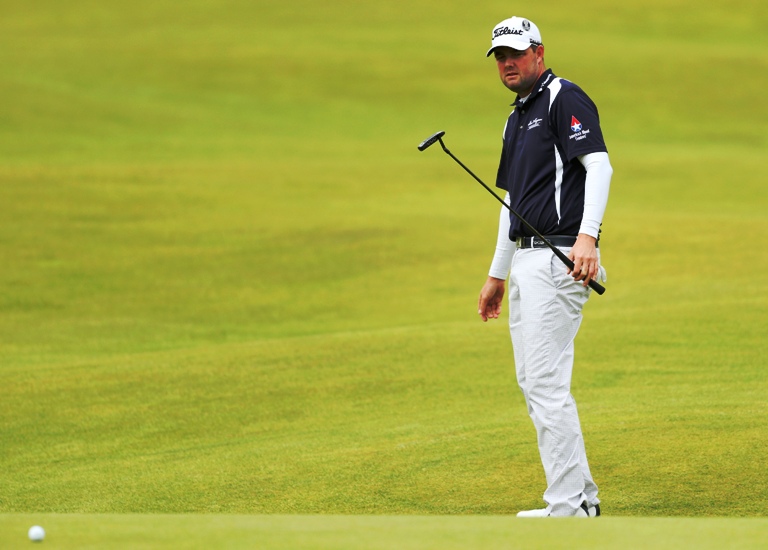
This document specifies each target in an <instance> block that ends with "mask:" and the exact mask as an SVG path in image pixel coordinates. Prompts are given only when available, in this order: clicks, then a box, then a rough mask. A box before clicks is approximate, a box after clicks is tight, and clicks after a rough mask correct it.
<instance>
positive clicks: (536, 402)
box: [509, 248, 600, 516]
mask: <svg viewBox="0 0 768 550" xmlns="http://www.w3.org/2000/svg"><path fill="white" fill-rule="evenodd" d="M562 250H563V252H565V254H566V255H567V254H568V252H569V249H562ZM590 293H591V290H590V289H589V288H585V287H584V286H583V284H582V283H581V282H577V281H574V280H573V278H572V277H571V276H570V275H568V274H567V272H566V267H565V266H564V265H563V263H562V262H561V261H560V260H559V259H558V258H557V256H555V255H554V254H553V253H552V251H551V250H549V249H548V248H527V249H521V250H517V251H516V252H515V255H514V258H513V260H512V270H511V273H510V278H509V330H510V334H511V335H512V346H513V348H514V357H515V369H516V371H517V381H518V384H519V385H520V389H521V390H522V391H523V396H524V397H525V403H526V405H527V407H528V414H529V415H530V417H531V419H532V420H533V425H534V426H535V428H536V434H537V437H538V443H539V454H540V455H541V462H542V464H543V466H544V473H545V475H546V479H547V490H546V491H545V492H544V501H545V502H546V503H547V508H548V509H549V511H550V514H551V515H552V516H570V515H573V514H574V513H575V511H576V510H577V508H578V507H579V506H580V505H581V503H582V502H584V501H587V503H588V504H589V505H590V506H594V505H595V504H598V503H599V502H600V501H599V499H598V498H597V485H595V482H594V480H593V479H592V475H591V474H590V471H589V464H588V463H587V455H586V451H585V450H584V437H583V436H582V433H581V424H580V423H579V413H578V411H577V410H576V401H575V400H574V399H573V396H572V395H571V374H572V372H573V340H574V338H575V337H576V333H577V332H578V330H579V326H580V325H581V319H582V315H581V310H582V308H583V307H584V304H585V303H586V301H587V298H589V295H590Z"/></svg>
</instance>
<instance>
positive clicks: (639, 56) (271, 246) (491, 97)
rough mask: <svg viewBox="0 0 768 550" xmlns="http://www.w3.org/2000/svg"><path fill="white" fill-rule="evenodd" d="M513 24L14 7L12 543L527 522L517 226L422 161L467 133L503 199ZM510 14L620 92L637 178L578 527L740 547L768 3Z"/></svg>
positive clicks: (765, 503)
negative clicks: (483, 292)
mask: <svg viewBox="0 0 768 550" xmlns="http://www.w3.org/2000/svg"><path fill="white" fill-rule="evenodd" d="M261 4H264V3H261ZM509 10H510V7H509V5H508V4H506V3H503V2H491V3H490V4H484V5H483V6H473V7H472V9H468V8H467V6H466V5H464V4H462V3H460V2H433V1H427V2H421V3H417V4H415V5H412V6H409V7H407V8H405V7H404V6H403V5H401V4H396V3H388V2H379V3H377V4H375V5H374V4H366V3H355V2H351V1H344V2H334V3H332V4H330V5H319V4H316V3H311V2H294V3H288V4H284V5H283V4H280V5H278V4H274V5H272V4H269V5H266V4H265V5H260V3H253V2H248V1H245V0H242V1H236V0H228V1H224V2H211V1H210V0H196V1H192V2H186V3H185V4H184V7H183V8H182V7H180V5H179V4H178V3H177V2H176V3H175V2H170V1H166V0H154V1H152V2H146V1H143V0H142V1H137V2H132V3H128V4H125V3H118V2H111V3H110V2H107V3H105V2H95V1H87V0H78V1H77V2H74V3H68V4H67V5H66V6H65V5H63V4H61V3H57V2H53V1H44V0H34V1H30V2H21V1H12V2H6V3H5V4H4V9H3V17H2V18H0V65H1V66H2V67H3V70H2V72H0V98H1V99H2V105H3V107H2V108H0V377H2V387H3V395H2V399H0V425H2V430H0V513H2V514H3V515H2V516H0V525H5V524H6V523H7V524H8V525H11V524H12V525H13V526H14V527H13V528H14V529H16V530H17V531H18V530H19V529H21V531H18V532H20V533H22V535H23V534H24V532H25V530H26V528H27V527H28V525H26V524H27V523H30V522H33V523H34V522H37V520H36V519H35V518H39V517H42V518H44V519H45V521H46V523H48V524H49V525H50V526H51V529H49V531H50V538H49V541H47V543H48V542H50V543H53V542H54V541H55V540H56V537H62V538H61V539H58V540H60V541H62V542H61V544H62V545H66V544H73V545H74V544H76V543H75V542H70V540H69V539H65V538H64V537H85V536H86V535H84V534H83V533H84V532H85V531H88V529H87V527H88V526H89V525H93V524H94V522H99V521H103V522H105V524H107V525H110V526H112V527H113V528H114V530H115V532H117V533H125V537H127V541H128V542H126V544H130V543H131V542H130V541H133V543H136V542H137V539H132V538H131V537H133V536H136V530H137V525H142V526H146V527H145V529H146V536H147V537H148V539H147V540H148V541H154V540H160V541H161V542H162V537H163V536H164V535H163V534H162V533H163V532H166V531H167V532H169V533H171V534H172V535H173V538H174V539H175V538H177V536H178V531H177V528H176V527H170V525H171V524H173V523H176V522H180V523H181V524H184V525H186V527H184V529H185V530H188V531H189V532H190V537H189V540H190V541H192V542H189V544H195V543H194V541H193V535H192V534H191V533H193V529H196V528H197V527H198V526H199V529H200V530H201V534H200V538H199V540H200V541H202V540H205V539H204V537H205V536H211V537H215V538H216V540H220V538H221V531H222V530H226V529H229V528H230V526H231V525H235V526H236V527H234V528H236V529H239V528H240V527H239V526H242V529H243V530H244V531H245V533H246V534H244V535H243V536H244V537H248V536H250V533H251V532H252V530H255V531H256V532H257V533H258V536H259V537H267V538H269V537H272V538H271V539H270V540H276V539H280V537H283V536H287V535H285V533H286V532H289V533H294V534H295V535H296V536H297V537H305V538H307V537H308V538H311V539H312V540H313V541H316V543H317V545H318V546H317V547H324V546H322V545H326V546H334V545H338V546H336V547H346V546H344V545H352V546H354V544H356V543H355V540H356V539H354V537H363V539H357V540H358V543H359V544H358V546H360V545H366V546H368V547H372V544H373V543H371V541H372V540H374V541H377V540H379V539H378V538H377V537H378V535H377V536H376V537H372V538H365V537H369V531H371V530H372V531H373V532H374V533H382V532H385V533H388V534H391V537H392V538H391V539H390V538H387V537H384V536H382V538H381V544H382V545H383V546H386V545H387V544H389V545H390V546H393V545H394V543H391V541H392V540H396V541H398V542H399V544H400V547H405V544H406V543H408V541H409V540H410V538H411V537H412V536H413V537H414V543H413V544H414V545H416V546H418V547H429V546H424V545H425V544H428V542H424V541H423V538H419V537H420V535H414V534H413V533H415V532H419V533H421V532H422V531H424V530H427V532H429V533H436V534H434V540H435V541H441V540H443V539H442V538H441V537H448V538H450V537H452V536H454V535H455V536H456V537H457V539H456V540H457V541H462V540H475V539H473V538H472V537H488V538H487V539H477V540H478V541H479V542H478V545H479V544H480V543H486V542H487V545H494V544H496V545H502V544H504V542H501V543H499V542H495V541H497V540H502V539H496V538H494V537H507V536H508V535H509V529H513V530H515V532H516V530H518V529H526V530H527V529H528V527H519V526H518V524H516V523H514V522H513V523H508V522H507V520H506V519H505V518H503V517H500V516H507V515H509V514H513V513H514V512H516V511H517V510H519V509H521V508H528V507H534V506H538V505H540V503H541V497H540V495H541V493H542V491H543V489H544V486H543V484H544V480H543V474H542V472H541V467H540V465H539V463H538V457H537V449H536V445H535V441H534V437H535V435H534V432H533V428H532V426H531V425H530V420H529V419H528V418H527V416H526V414H525V409H524V406H523V404H522V398H521V396H520V395H519V391H518V389H517V388H516V384H515V381H514V368H513V365H512V354H511V351H510V344H509V341H508V336H507V334H506V329H505V326H504V325H505V323H504V322H503V321H500V322H496V323H489V324H487V325H484V324H482V323H481V322H479V321H478V319H477V317H476V314H475V304H476V299H477V293H478V291H479V289H480V286H481V285H482V282H483V281H484V279H485V274H486V270H487V267H488V264H489V262H490V258H491V255H492V252H493V246H494V242H495V235H496V227H495V225H496V219H497V213H498V209H497V206H496V203H495V202H494V201H493V200H492V199H491V198H490V197H488V196H487V195H486V194H485V192H484V191H483V190H482V189H480V188H479V187H478V186H477V185H476V184H475V183H474V182H473V181H472V180H471V179H470V178H469V177H468V176H467V175H466V174H464V173H463V171H461V169H460V168H459V167H457V166H456V165H455V164H454V163H452V162H451V161H450V159H447V158H446V157H445V155H443V154H442V153H441V152H440V151H434V150H429V151H427V152H425V153H418V152H417V151H416V145H417V144H418V143H419V142H420V141H421V140H422V139H424V138H425V137H426V136H428V135H430V134H431V133H433V132H435V131H437V130H441V129H444V130H446V131H447V134H446V138H445V139H446V143H447V144H448V145H449V147H450V148H451V150H452V151H453V152H454V153H455V154H457V155H458V156H459V157H460V158H462V160H463V161H464V162H466V163H467V164H468V165H470V166H471V167H472V169H473V171H475V172H476V173H477V174H479V175H480V176H481V177H482V178H483V179H484V180H485V181H487V182H492V181H493V177H494V174H495V170H496V163H497V158H498V152H499V137H500V134H501V130H502V128H503V123H504V120H505V117H506V115H507V113H508V110H509V107H508V105H509V103H510V102H511V101H512V99H513V97H512V96H511V94H509V92H508V91H506V90H505V89H504V88H503V87H502V86H501V84H500V83H499V82H498V81H497V76H496V75H495V67H494V66H493V63H492V61H489V60H487V59H485V58H484V57H483V56H484V53H485V49H486V47H487V42H488V35H489V34H490V33H489V30H490V28H491V27H492V25H493V24H495V23H496V22H498V21H499V20H501V19H503V18H505V17H508V16H510V15H512V13H511V12H510V11H509ZM520 14H521V15H524V16H527V17H530V18H531V19H533V20H534V21H536V23H537V24H538V26H539V27H540V28H541V29H542V32H543V35H544V41H545V44H546V47H547V50H546V59H547V62H548V64H549V65H550V66H552V67H553V68H554V70H555V71H556V72H557V73H558V74H559V75H560V76H563V77H566V78H570V79H573V80H574V81H576V82H577V83H578V84H580V85H581V86H582V87H583V88H584V89H585V90H587V92H588V93H589V94H590V95H591V96H592V97H593V98H594V99H595V101H596V103H597V104H598V106H599V108H600V113H601V117H602V121H603V127H604V132H605V135H606V139H607V142H608V146H609V151H610V154H611V160H612V164H613V166H614V179H613V183H612V190H611V198H610V203H609V207H608V212H607V215H606V218H605V223H604V225H603V230H604V232H603V240H602V241H601V246H602V253H603V259H604V262H605V265H606V267H607V269H608V273H609V281H608V285H607V286H608V291H607V292H606V294H605V295H604V296H602V297H598V296H594V297H593V298H592V300H591V301H590V303H589V304H588V306H587V308H586V311H585V313H586V320H585V323H584V325H583V328H582V330H581V333H580V335H579V337H578V342H577V359H576V371H575V377H574V394H575V396H576V399H577V401H578V402H579V408H580V413H581V419H582V423H583V426H584V431H585V435H586V441H587V445H588V452H589V456H590V462H591V465H592V469H593V474H594V475H595V478H596V480H597V482H598V484H599V485H600V487H601V497H602V499H603V502H604V512H605V514H606V518H604V519H611V521H609V522H605V524H604V525H603V524H601V525H603V526H602V527H599V528H592V527H579V529H586V531H588V532H585V534H584V537H585V540H592V538H590V537H593V536H598V535H599V536H603V537H610V536H612V535H610V534H609V533H608V531H611V530H614V529H615V530H616V531H620V530H624V531H626V532H628V533H637V535H636V540H640V539H641V538H643V536H645V537H646V538H647V539H648V540H649V541H651V542H653V541H659V540H662V539H663V538H664V537H665V536H666V537H672V538H670V539H669V540H677V539H675V538H674V536H675V535H674V533H676V532H678V530H679V529H685V530H689V529H693V530H694V531H695V533H696V536H699V535H700V537H701V539H700V540H707V541H708V540H710V538H708V533H710V531H709V530H710V529H712V530H713V531H712V532H715V531H716V532H717V533H722V534H724V536H726V535H727V536H728V537H729V538H728V539H727V540H732V541H736V540H741V539H739V538H738V536H737V535H734V534H733V533H735V532H738V533H741V534H742V535H743V536H744V537H746V538H745V539H744V540H746V541H749V540H750V539H749V537H751V536H753V534H754V533H755V532H760V533H764V530H765V524H764V523H763V520H762V519H754V518H763V517H765V516H766V514H767V513H768V481H766V477H765V475H764V472H765V471H768V459H767V458H766V452H765V450H766V448H768V420H767V419H768V404H767V402H766V400H765V394H766V390H768V379H767V377H766V375H765V357H766V355H768V344H766V339H765V327H766V326H768V325H767V322H768V319H767V314H766V304H768V279H767V278H766V277H765V272H766V271H767V270H768V257H767V256H766V255H765V254H763V253H761V240H760V238H761V236H762V235H764V234H766V233H767V232H768V218H766V215H765V212H766V208H767V207H768V191H766V187H765V185H764V177H763V164H764V159H765V158H766V153H768V137H767V136H768V106H766V103H765V102H764V101H763V98H762V91H763V89H764V88H765V86H766V84H768V78H767V77H766V76H765V75H766V74H768V73H766V69H767V68H768V55H766V53H765V52H766V51H768V50H766V45H768V44H766V37H765V33H764V28H765V27H766V25H767V24H768V18H767V17H766V15H765V10H764V9H763V5H762V3H759V2H757V1H749V0H738V1H736V2H728V3H725V2H708V3H704V4H702V3H697V2H692V1H690V0H678V1H669V0H666V1H664V2H660V1H652V2H650V3H648V2H645V3H643V4H639V3H637V4H635V3H631V4H622V5H617V4H615V3H612V2H611V3H609V2H604V1H600V0H591V1H589V2H587V3H585V4H583V5H579V7H578V9H572V10H571V9H563V7H562V5H560V4H559V3H554V2H544V3H540V4H537V5H535V6H533V5H532V6H530V7H529V8H526V11H525V12H520ZM101 514H106V515H101ZM131 514H139V515H131ZM167 514H184V515H183V516H180V517H181V518H182V519H178V517H177V516H168V515H167ZM235 514H240V515H242V516H239V515H235ZM260 514H263V515H260ZM275 514H283V515H285V516H275ZM307 514H320V516H319V517H315V516H307ZM329 514H337V515H341V516H340V517H337V516H330V515H329ZM361 515H362V516H363V517H359V516H361ZM374 516H380V517H374ZM424 516H429V517H424ZM458 516H461V517H458ZM470 516H472V517H470ZM616 516H622V517H620V518H616ZM715 516H720V517H729V518H731V519H729V520H727V521H726V520H722V519H717V520H716V519H714V517H715ZM633 517H635V518H637V517H645V518H649V517H650V518H651V519H642V520H641V519H632V518H633ZM183 518H187V519H183ZM408 518H410V521H409V519H408ZM663 518H667V519H663ZM682 518H686V519H682ZM687 518H699V519H698V521H697V520H694V519H687ZM700 518H707V519H706V520H704V519H700ZM736 518H752V519H750V520H749V521H746V520H745V521H742V520H738V519H736ZM326 520H328V521H329V522H330V525H331V526H332V527H331V528H330V529H331V530H332V531H333V533H336V534H338V533H339V532H342V533H343V532H347V531H348V534H349V537H352V538H345V537H346V536H345V535H339V537H340V538H336V534H332V535H329V537H330V538H329V539H326V538H324V536H323V535H322V533H323V532H324V529H325V528H324V527H322V525H325V524H324V523H323V522H324V521H326ZM689 521H690V522H692V523H688V522H689ZM40 522H41V523H42V522H43V520H40ZM57 522H58V523H57ZM187 522H188V523H187ZM368 522H370V523H368ZM30 525H31V523H30ZM59 525H60V526H61V530H59V528H58V527H57V526H59ZM81 525H82V526H83V527H79V526H81ZM302 525H304V526H306V527H301V526H302ZM25 526H26V527H25ZM425 526H427V527H425ZM510 526H511V527H510ZM691 526H695V527H691ZM710 526H711V527H710ZM142 529H143V528H142ZM547 529H549V528H547ZM593 529H595V530H594V532H593V531H592V530H593ZM606 530H607V531H606ZM5 531H6V530H5V529H3V528H0V537H12V538H9V539H5V538H2V539H0V545H3V546H5V545H6V544H8V545H12V544H16V543H15V542H14V541H16V540H17V539H16V538H15V537H16V536H17V534H15V533H16V531H14V532H13V533H14V534H7V535H6V534H5ZM202 531H205V532H206V533H208V534H207V535H206V534H203V533H202ZM265 531H266V533H265ZM8 532H9V533H10V531H8ZM185 532H186V531H185ZM553 532H554V531H553ZM306 533H310V535H307V534H306ZM318 533H319V534H318ZM440 533H442V534H440ZM643 533H644V534H645V535H643ZM657 533H659V534H658V536H657ZM120 536H123V535H120ZM542 536H549V535H543V534H542V533H540V532H538V531H537V532H536V534H535V537H542ZM462 537H469V539H464V538H462ZM535 537H534V538H535ZM654 537H656V538H654ZM182 538H186V537H184V536H183V535H182ZM72 540H75V539H72ZM79 540H80V543H81V547H85V545H86V544H91V543H90V542H89V541H87V540H86V539H85V538H81V539H79ZM285 540H286V541H287V542H286V547H290V546H291V544H290V541H291V540H293V539H289V538H286V539H285ZM430 540H432V539H430ZM503 540H506V539H503ZM547 540H549V539H547ZM605 540H606V541H610V540H612V539H610V538H606V539H605ZM691 540H693V539H691ZM697 540H698V539H697ZM711 540H712V541H720V540H721V539H719V538H717V537H714V536H713V537H712V538H711ZM93 544H96V543H93ZM149 544H151V543H150V542H147V545H149ZM158 544H160V543H158ZM233 544H234V545H237V544H239V542H237V541H234V542H233ZM275 544H277V543H275ZM309 544H310V543H306V545H305V546H306V547H310V546H309ZM435 544H437V543H435ZM457 544H458V543H457ZM606 544H607V543H606ZM419 545H421V546H419ZM713 545H714V543H713ZM201 546H204V545H203V544H201ZM352 546H350V547H352ZM148 547H149V546H148ZM442 547H450V546H447V545H445V544H444V545H443V546H442ZM593 547H594V546H593ZM606 547H607V546H606ZM648 547H651V544H650V543H649V546H648ZM670 547H672V546H670ZM721 547H725V546H721Z"/></svg>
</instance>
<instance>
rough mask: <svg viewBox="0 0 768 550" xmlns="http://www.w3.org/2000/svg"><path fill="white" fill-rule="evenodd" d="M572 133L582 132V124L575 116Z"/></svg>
mask: <svg viewBox="0 0 768 550" xmlns="http://www.w3.org/2000/svg"><path fill="white" fill-rule="evenodd" d="M571 131H572V132H580V131H581V122H579V121H578V119H577V118H576V117H575V116H573V115H571Z"/></svg>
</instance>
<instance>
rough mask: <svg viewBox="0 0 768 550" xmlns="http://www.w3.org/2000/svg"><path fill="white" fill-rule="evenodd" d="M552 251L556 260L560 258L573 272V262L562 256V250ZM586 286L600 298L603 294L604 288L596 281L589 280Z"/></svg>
mask: <svg viewBox="0 0 768 550" xmlns="http://www.w3.org/2000/svg"><path fill="white" fill-rule="evenodd" d="M552 251H553V252H554V253H555V254H556V255H557V257H558V258H560V260H561V261H562V262H563V263H564V264H565V265H566V266H567V267H568V269H570V270H573V262H572V261H571V259H570V258H569V257H568V256H566V255H565V254H563V252H562V250H560V249H559V248H557V247H554V246H553V247H552ZM587 284H588V285H589V288H591V289H592V290H594V291H595V292H597V293H598V294H600V295H601V296H602V294H603V293H604V292H605V287H604V286H603V285H601V284H600V283H598V282H597V281H594V280H592V279H590V280H589V282H588V283H587Z"/></svg>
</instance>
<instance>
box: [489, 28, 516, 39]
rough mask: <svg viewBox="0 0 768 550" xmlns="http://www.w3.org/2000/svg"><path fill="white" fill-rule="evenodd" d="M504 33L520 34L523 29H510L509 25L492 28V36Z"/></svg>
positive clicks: (496, 36) (495, 36)
mask: <svg viewBox="0 0 768 550" xmlns="http://www.w3.org/2000/svg"><path fill="white" fill-rule="evenodd" d="M505 34H516V35H518V36H522V34H523V31H522V30H521V29H510V28H509V27H499V28H498V29H493V37H494V38H498V37H500V36H504V35H505Z"/></svg>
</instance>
